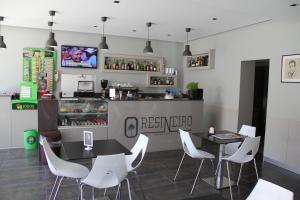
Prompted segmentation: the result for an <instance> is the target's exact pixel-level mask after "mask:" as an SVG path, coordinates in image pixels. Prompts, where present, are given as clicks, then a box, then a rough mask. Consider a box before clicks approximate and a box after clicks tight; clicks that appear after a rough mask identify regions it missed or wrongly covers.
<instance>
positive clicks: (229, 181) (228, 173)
mask: <svg viewBox="0 0 300 200" xmlns="http://www.w3.org/2000/svg"><path fill="white" fill-rule="evenodd" d="M226 164H227V176H228V183H229V190H230V199H231V200H233V198H232V190H231V180H230V172H229V165H228V161H227V163H226Z"/></svg>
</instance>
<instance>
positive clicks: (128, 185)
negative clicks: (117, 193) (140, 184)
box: [126, 178, 131, 200]
mask: <svg viewBox="0 0 300 200" xmlns="http://www.w3.org/2000/svg"><path fill="white" fill-rule="evenodd" d="M126 181H127V187H128V196H129V200H131V191H130V184H129V180H128V178H126Z"/></svg>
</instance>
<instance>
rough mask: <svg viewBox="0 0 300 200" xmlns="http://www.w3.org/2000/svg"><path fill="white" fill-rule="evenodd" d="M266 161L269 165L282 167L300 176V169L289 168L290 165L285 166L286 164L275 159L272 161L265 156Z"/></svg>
mask: <svg viewBox="0 0 300 200" xmlns="http://www.w3.org/2000/svg"><path fill="white" fill-rule="evenodd" d="M264 161H265V162H269V163H271V164H273V165H276V166H278V167H281V168H283V169H286V170H289V171H291V172H294V173H296V174H299V175H300V170H299V169H295V168H294V167H291V166H289V165H287V164H284V163H282V162H279V161H277V160H274V159H272V158H268V157H266V156H264Z"/></svg>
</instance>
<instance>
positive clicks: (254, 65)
mask: <svg viewBox="0 0 300 200" xmlns="http://www.w3.org/2000/svg"><path fill="white" fill-rule="evenodd" d="M269 63H270V60H269V59H266V60H251V61H242V64H241V80H240V100H239V116H238V130H239V129H240V128H241V126H242V125H243V124H246V125H250V126H254V127H256V136H261V142H260V148H259V153H263V146H264V139H265V129H266V116H267V100H268V86H269Z"/></svg>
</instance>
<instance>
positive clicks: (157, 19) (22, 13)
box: [0, 0, 300, 42]
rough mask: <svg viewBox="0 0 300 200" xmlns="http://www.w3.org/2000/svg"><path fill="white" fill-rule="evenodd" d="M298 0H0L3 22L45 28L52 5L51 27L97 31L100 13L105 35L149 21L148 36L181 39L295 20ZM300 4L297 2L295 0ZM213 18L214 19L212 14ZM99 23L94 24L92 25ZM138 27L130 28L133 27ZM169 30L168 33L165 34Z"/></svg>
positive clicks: (141, 32)
mask: <svg viewBox="0 0 300 200" xmlns="http://www.w3.org/2000/svg"><path fill="white" fill-rule="evenodd" d="M299 1H300V0H120V4H114V3H113V0H0V16H5V17H6V19H5V20H4V22H3V24H4V25H11V26H22V27H32V28H44V29H46V28H48V27H47V22H48V21H49V20H50V16H49V14H48V11H49V10H57V11H58V13H57V14H56V16H55V17H54V21H55V23H56V24H55V25H54V27H53V29H54V30H67V31H78V32H88V33H100V32H101V27H102V26H101V25H102V22H101V16H108V17H110V18H111V19H109V20H108V22H107V23H106V26H105V29H106V32H107V33H108V34H110V35H120V36H130V37H138V38H146V25H145V23H146V22H147V21H151V22H154V23H155V25H153V26H152V28H151V30H150V38H152V39H159V40H168V41H178V42H183V41H185V40H186V33H185V27H191V28H192V29H193V30H192V32H191V34H190V38H191V39H195V38H200V37H205V36H208V35H211V34H216V33H219V32H224V31H228V30H231V29H235V28H238V27H243V26H247V25H250V24H255V23H259V22H262V21H266V20H270V19H273V20H279V21H288V22H289V23H290V22H296V21H297V22H299V21H300V5H299V6H297V7H290V6H289V5H290V4H293V3H299ZM299 4H300V3H299ZM213 17H217V18H218V20H217V21H213V20H212V18H213ZM94 25H98V26H99V27H98V28H94V27H93V26H94ZM133 29H135V30H137V31H136V32H133V31H132V30H133ZM168 34H171V36H168Z"/></svg>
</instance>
